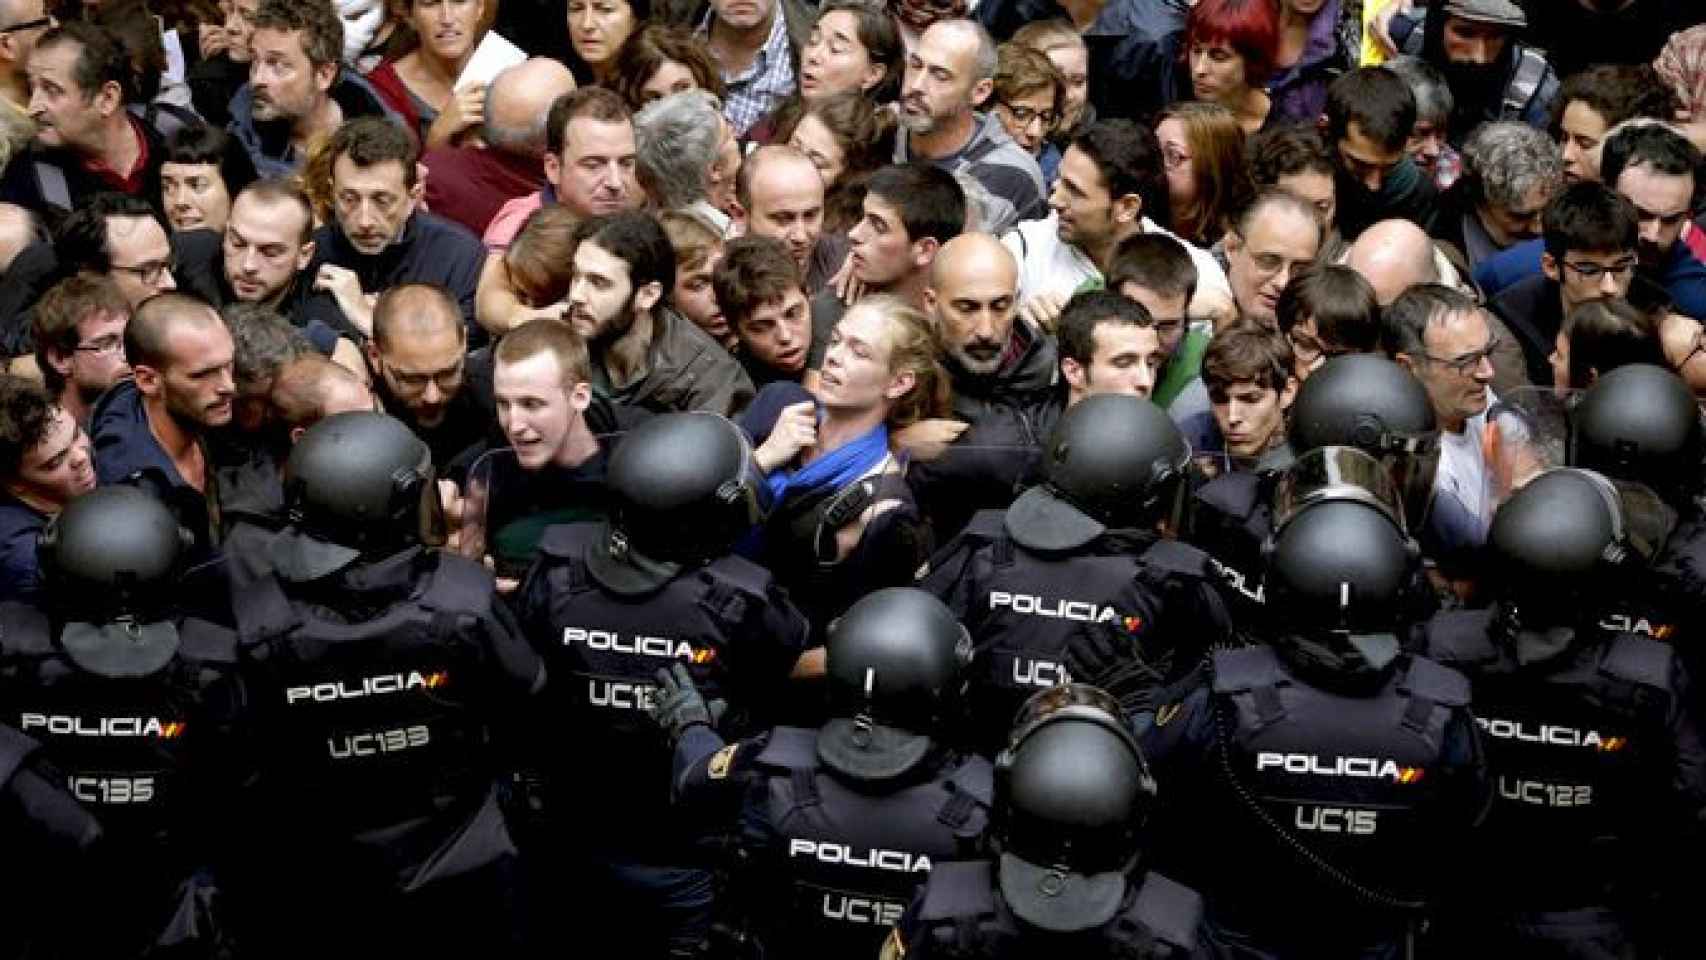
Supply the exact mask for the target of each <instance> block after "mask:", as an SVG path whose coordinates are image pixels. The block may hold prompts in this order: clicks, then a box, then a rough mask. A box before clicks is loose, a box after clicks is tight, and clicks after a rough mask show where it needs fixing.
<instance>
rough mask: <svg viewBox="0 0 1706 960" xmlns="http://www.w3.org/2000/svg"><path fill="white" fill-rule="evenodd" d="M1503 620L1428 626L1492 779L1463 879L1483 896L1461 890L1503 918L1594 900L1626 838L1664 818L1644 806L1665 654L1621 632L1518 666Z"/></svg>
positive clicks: (1655, 790) (1656, 742)
mask: <svg viewBox="0 0 1706 960" xmlns="http://www.w3.org/2000/svg"><path fill="white" fill-rule="evenodd" d="M1501 619H1502V618H1501V615H1500V614H1499V613H1497V612H1496V611H1494V610H1473V611H1459V612H1452V613H1447V614H1442V615H1441V616H1440V617H1438V618H1436V619H1435V620H1434V621H1433V622H1432V623H1430V624H1429V625H1428V632H1427V633H1428V636H1427V639H1428V649H1429V653H1430V655H1432V656H1433V657H1434V658H1435V659H1437V660H1439V661H1440V662H1441V663H1444V664H1446V665H1448V666H1452V667H1455V668H1456V669H1458V670H1461V671H1462V672H1463V673H1465V674H1466V675H1468V676H1469V677H1470V679H1471V682H1472V683H1473V684H1474V688H1475V722H1476V723H1477V724H1478V725H1479V726H1480V728H1481V733H1482V740H1483V743H1485V744H1486V750H1487V762H1488V766H1489V768H1490V770H1491V771H1492V774H1493V780H1494V783H1495V785H1496V791H1495V794H1494V803H1493V807H1492V810H1491V813H1490V815H1489V816H1488V819H1487V821H1486V825H1485V829H1484V830H1483V831H1482V833H1481V836H1480V838H1479V840H1478V841H1477V843H1476V847H1475V849H1476V851H1477V860H1476V863H1475V865H1474V869H1472V870H1468V871H1466V872H1465V874H1464V875H1463V877H1462V882H1464V883H1467V884H1472V885H1473V886H1474V887H1475V888H1478V889H1485V890H1487V891H1489V892H1490V893H1492V894H1493V899H1492V900H1487V901H1477V900H1476V898H1475V894H1474V893H1473V892H1468V891H1464V895H1465V897H1466V899H1467V900H1468V902H1469V903H1471V904H1476V903H1478V902H1479V903H1481V904H1485V903H1497V904H1498V905H1499V908H1500V909H1501V910H1508V911H1512V912H1514V911H1521V910H1559V909H1570V908H1576V907H1585V906H1598V905H1603V904H1605V903H1606V902H1607V899H1606V898H1607V894H1608V892H1609V891H1608V890H1607V885H1608V883H1615V882H1616V881H1617V880H1618V879H1619V878H1625V879H1627V878H1628V877H1629V870H1628V868H1629V867H1630V866H1632V865H1633V864H1635V863H1637V862H1639V859H1640V852H1639V851H1638V850H1632V849H1631V846H1630V844H1629V843H1628V841H1630V840H1632V839H1637V838H1638V837H1639V835H1641V834H1642V833H1643V832H1644V831H1645V828H1648V827H1652V826H1655V825H1657V823H1658V822H1662V820H1663V818H1662V817H1660V816H1656V813H1657V811H1655V810H1653V809H1652V804H1653V801H1654V800H1655V799H1658V798H1663V797H1666V796H1668V795H1669V794H1670V792H1671V791H1672V789H1673V787H1672V784H1671V776H1670V771H1671V767H1670V764H1671V762H1672V760H1671V756H1672V754H1673V752H1674V743H1671V742H1668V741H1669V737H1668V718H1669V716H1670V715H1671V713H1672V711H1674V710H1676V709H1678V708H1679V705H1678V704H1677V703H1676V696H1675V693H1674V690H1675V685H1674V679H1675V678H1674V677H1673V670H1672V662H1673V661H1672V659H1671V658H1672V656H1673V651H1672V650H1671V648H1670V647H1669V646H1667V645H1665V644H1663V643H1660V642H1658V641H1656V640H1653V639H1651V638H1648V637H1641V636H1635V635H1632V634H1625V635H1623V636H1620V637H1617V638H1615V639H1612V640H1609V641H1601V640H1599V639H1598V638H1597V637H1591V638H1587V639H1583V640H1575V639H1573V638H1572V639H1569V640H1568V642H1569V643H1570V644H1571V646H1568V647H1564V648H1563V649H1561V650H1560V652H1559V653H1558V654H1557V655H1556V656H1555V657H1552V658H1551V659H1547V660H1541V661H1539V662H1530V663H1522V662H1520V661H1519V658H1518V656H1517V655H1516V653H1515V651H1514V650H1512V649H1508V648H1507V645H1506V644H1501V643H1499V642H1498V641H1496V640H1495V639H1494V638H1495V637H1496V636H1497V635H1498V634H1500V633H1501V632H1504V631H1508V630H1509V629H1510V626H1508V625H1506V624H1502V623H1501V622H1500V621H1501ZM1566 629H1567V628H1566ZM1553 633H1554V634H1556V631H1553ZM1553 639H1555V640H1557V641H1559V642H1563V641H1565V637H1564V636H1554V638H1553Z"/></svg>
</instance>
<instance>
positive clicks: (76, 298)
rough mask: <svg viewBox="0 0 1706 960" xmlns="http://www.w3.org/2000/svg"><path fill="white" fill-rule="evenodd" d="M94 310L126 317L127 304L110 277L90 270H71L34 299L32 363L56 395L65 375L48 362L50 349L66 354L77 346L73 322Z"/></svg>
mask: <svg viewBox="0 0 1706 960" xmlns="http://www.w3.org/2000/svg"><path fill="white" fill-rule="evenodd" d="M94 313H108V314H112V315H114V316H120V317H128V316H129V315H130V304H129V303H128V302H126V301H125V299H124V294H122V293H120V292H119V289H118V287H116V286H114V285H113V282H112V280H111V279H109V278H107V277H104V276H101V275H100V274H94V273H74V274H72V275H71V276H69V277H66V278H65V279H63V280H61V281H59V282H58V283H56V284H54V285H53V286H52V287H49V288H48V291H47V292H46V293H44V294H42V298H41V299H40V300H38V301H36V309H35V312H34V316H32V317H31V319H30V324H31V326H30V332H31V333H32V335H33V339H34V340H35V344H36V365H37V366H39V367H41V375H42V379H43V380H44V381H45V382H46V383H47V388H48V389H49V390H50V391H52V392H53V393H54V395H56V396H57V395H58V394H59V391H61V390H63V389H65V378H64V377H62V376H60V375H59V371H58V370H55V369H54V368H53V364H51V363H49V362H48V355H47V354H48V351H49V350H50V349H51V350H53V351H55V352H57V353H59V354H61V355H63V356H70V355H71V354H72V352H73V351H75V350H76V349H77V347H78V336H77V324H78V323H80V322H81V321H82V320H83V319H84V318H85V317H88V316H89V315H90V314H94Z"/></svg>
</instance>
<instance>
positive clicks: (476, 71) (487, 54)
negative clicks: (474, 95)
mask: <svg viewBox="0 0 1706 960" xmlns="http://www.w3.org/2000/svg"><path fill="white" fill-rule="evenodd" d="M526 59H527V54H526V53H524V52H523V51H522V49H521V48H520V47H518V46H516V45H515V44H513V43H510V42H509V41H508V40H506V39H504V37H503V36H502V35H501V34H499V33H498V32H497V31H496V30H487V31H486V35H485V36H484V37H481V38H480V45H479V46H478V47H475V48H474V55H473V56H471V57H469V58H468V65H467V66H465V67H463V68H462V73H461V74H460V75H458V76H457V78H456V84H455V86H454V88H453V89H456V90H466V89H468V88H469V87H483V86H485V85H486V84H488V83H491V82H492V78H493V77H495V76H497V75H498V74H500V73H502V72H504V71H505V70H507V69H509V68H510V67H513V66H515V65H516V64H518V63H520V62H522V61H523V60H526Z"/></svg>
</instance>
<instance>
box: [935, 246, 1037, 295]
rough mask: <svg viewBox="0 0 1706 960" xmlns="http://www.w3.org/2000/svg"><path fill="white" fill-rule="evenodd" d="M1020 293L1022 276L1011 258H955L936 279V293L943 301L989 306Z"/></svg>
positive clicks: (945, 265)
mask: <svg viewBox="0 0 1706 960" xmlns="http://www.w3.org/2000/svg"><path fill="white" fill-rule="evenodd" d="M1018 292H1019V272H1018V271H1017V270H1016V269H1014V267H1013V264H1012V261H1011V259H1010V258H1007V257H1001V256H986V257H967V256H960V257H955V258H953V259H952V260H950V261H949V262H948V263H946V264H943V267H942V270H941V273H940V274H939V275H938V276H937V277H936V293H937V297H938V299H941V300H949V301H953V300H977V301H979V302H985V303H987V302H989V301H991V300H999V299H1001V298H1003V297H1013V296H1015V295H1017V294H1018Z"/></svg>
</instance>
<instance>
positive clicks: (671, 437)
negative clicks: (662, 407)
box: [587, 413, 767, 595]
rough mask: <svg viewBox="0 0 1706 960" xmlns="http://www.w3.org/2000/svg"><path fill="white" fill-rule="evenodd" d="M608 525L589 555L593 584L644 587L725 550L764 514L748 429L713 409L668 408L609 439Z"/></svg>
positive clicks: (625, 590)
mask: <svg viewBox="0 0 1706 960" xmlns="http://www.w3.org/2000/svg"><path fill="white" fill-rule="evenodd" d="M605 476H606V482H607V483H608V484H609V486H610V491H611V496H612V500H613V506H612V510H611V515H610V520H609V530H608V533H607V534H606V536H605V539H604V542H603V544H602V545H601V547H599V548H598V549H594V550H592V551H590V552H589V553H588V555H587V561H588V565H589V569H590V570H591V572H592V575H593V576H594V577H595V578H597V580H598V582H599V583H600V584H602V585H604V586H605V587H606V588H608V589H610V590H613V591H616V592H617V593H622V594H628V595H639V594H645V593H650V592H652V591H654V590H656V589H658V588H659V587H661V586H663V584H665V583H667V582H669V581H670V580H671V579H673V578H674V577H675V576H677V575H678V574H679V573H680V572H681V570H682V568H684V567H686V566H691V565H695V564H701V563H706V562H709V561H711V560H715V559H717V558H719V557H722V556H726V555H727V554H728V553H729V551H731V550H733V549H734V545H735V543H736V542H737V541H738V540H739V539H740V538H741V537H742V536H743V535H745V534H746V532H747V531H748V530H750V529H751V528H752V526H753V525H754V524H756V523H758V522H760V521H761V520H763V519H764V510H763V507H762V504H763V501H764V498H765V493H766V489H767V488H766V487H765V484H764V479H763V477H761V476H759V475H758V468H757V466H756V464H754V462H753V459H752V445H751V444H750V443H749V442H748V441H747V439H746V434H745V433H743V432H741V429H740V428H739V427H737V426H735V425H734V424H733V423H731V422H729V421H728V420H727V419H725V418H723V417H720V416H717V415H716V414H714V413H668V414H664V415H663V416H660V417H654V418H652V419H651V420H648V421H646V422H645V423H643V424H641V425H640V426H638V427H636V428H635V429H633V430H632V431H630V432H629V433H628V434H627V435H626V436H624V437H622V439H621V440H619V441H618V442H617V444H616V449H615V452H613V453H612V454H611V455H610V465H609V468H608V469H607V471H606V474H605Z"/></svg>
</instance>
